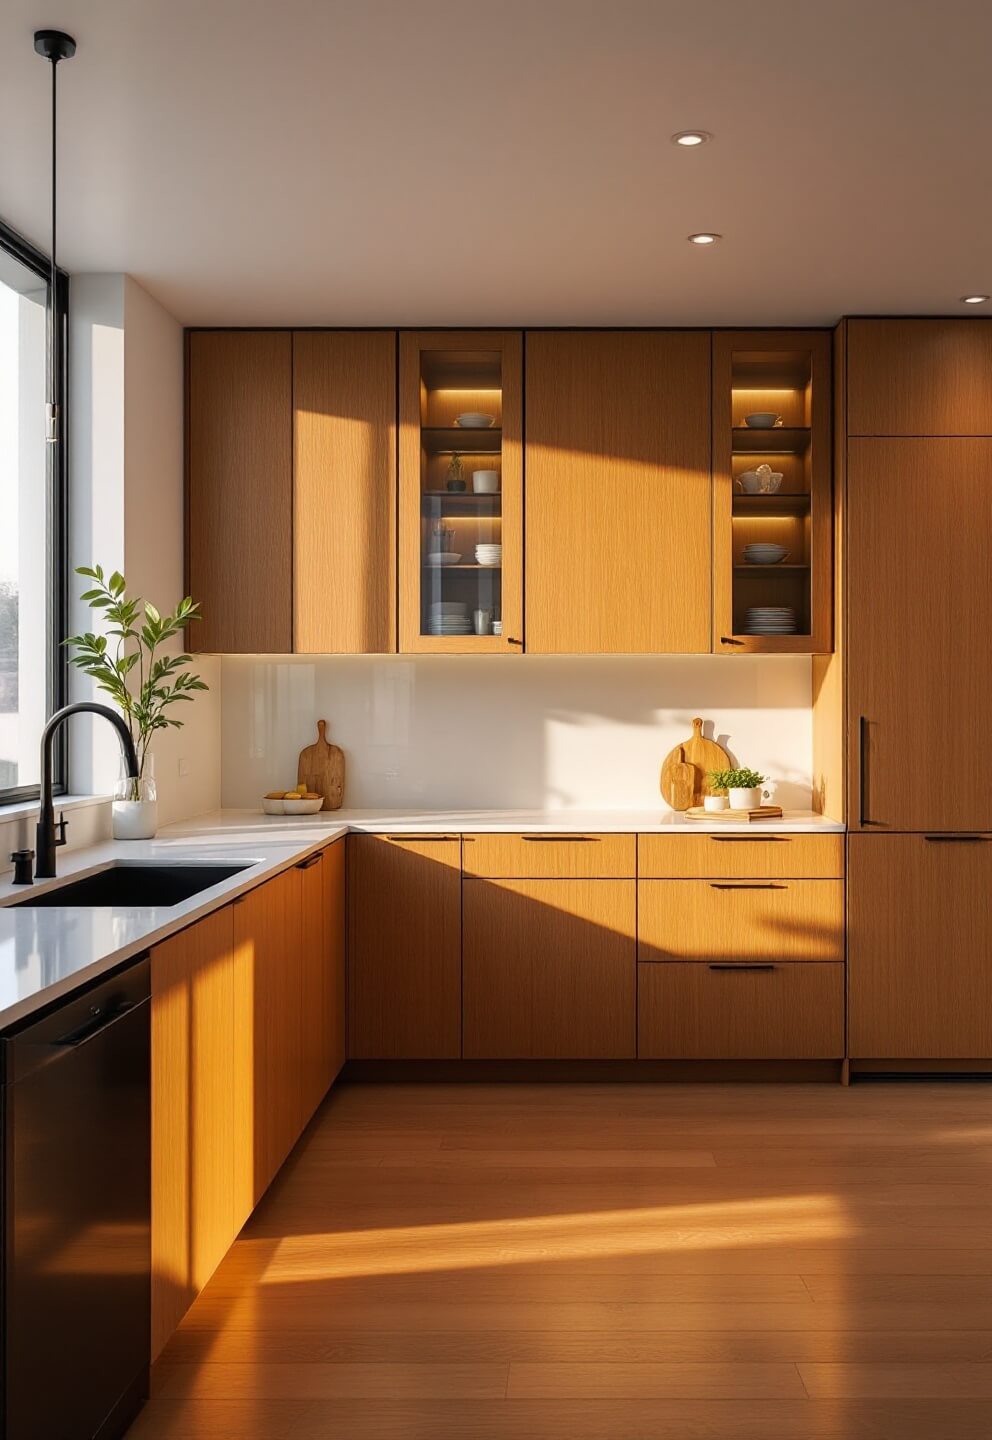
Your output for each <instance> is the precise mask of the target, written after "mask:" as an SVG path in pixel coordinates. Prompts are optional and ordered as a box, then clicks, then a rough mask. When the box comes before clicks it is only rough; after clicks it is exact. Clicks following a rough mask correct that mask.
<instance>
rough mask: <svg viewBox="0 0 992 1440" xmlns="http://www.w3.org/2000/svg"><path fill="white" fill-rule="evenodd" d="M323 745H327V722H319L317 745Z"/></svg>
mask: <svg viewBox="0 0 992 1440" xmlns="http://www.w3.org/2000/svg"><path fill="white" fill-rule="evenodd" d="M321 743H323V744H324V745H326V744H327V721H326V720H318V721H317V744H318V745H319V744H321Z"/></svg>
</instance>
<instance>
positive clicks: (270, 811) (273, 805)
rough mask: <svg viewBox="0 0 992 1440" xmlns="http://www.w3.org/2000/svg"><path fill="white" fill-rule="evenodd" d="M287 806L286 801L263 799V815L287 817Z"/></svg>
mask: <svg viewBox="0 0 992 1440" xmlns="http://www.w3.org/2000/svg"><path fill="white" fill-rule="evenodd" d="M285 805H286V802H285V800H269V799H268V798H263V800H262V813H263V814H265V815H285V813H286V810H285Z"/></svg>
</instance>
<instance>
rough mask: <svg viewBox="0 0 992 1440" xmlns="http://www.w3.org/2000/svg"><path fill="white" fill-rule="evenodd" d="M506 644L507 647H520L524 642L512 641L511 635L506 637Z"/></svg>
mask: <svg viewBox="0 0 992 1440" xmlns="http://www.w3.org/2000/svg"><path fill="white" fill-rule="evenodd" d="M506 643H507V645H522V644H523V643H524V642H523V641H522V640H516V639H514V637H513V636H512V635H507V637H506Z"/></svg>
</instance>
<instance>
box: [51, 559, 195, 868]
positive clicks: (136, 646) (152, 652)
mask: <svg viewBox="0 0 992 1440" xmlns="http://www.w3.org/2000/svg"><path fill="white" fill-rule="evenodd" d="M76 574H77V575H83V576H85V577H86V579H88V580H92V581H93V582H94V583H93V586H92V588H91V589H89V590H84V591H83V593H82V595H81V596H80V599H82V600H85V601H86V602H87V604H88V605H89V607H90V609H91V610H95V611H97V612H100V613H102V614H103V616H104V618H105V620H106V622H107V627H106V634H100V635H98V634H96V633H94V632H93V631H86V632H85V633H84V634H82V635H70V636H69V637H68V638H67V639H66V641H65V642H64V643H65V644H66V645H67V646H69V647H70V649H72V650H74V651H75V652H76V653H75V654H74V655H71V656H70V657H69V663H70V664H71V665H75V666H76V668H77V669H78V670H81V671H82V672H83V674H85V675H89V676H90V678H91V679H92V680H95V681H96V686H97V689H98V690H102V691H103V692H104V693H105V694H107V695H109V696H110V698H111V700H112V701H113V702H114V703H115V704H116V705H117V707H118V709H119V710H120V711H121V713H122V715H123V716H124V719H125V721H126V723H127V726H128V729H129V730H130V731H131V739H132V740H133V741H134V748H135V751H136V753H137V756H138V770H139V776H138V779H137V780H132V779H130V778H129V777H124V776H122V778H121V781H120V783H119V784H118V787H117V791H116V792H115V795H114V805H113V824H114V839H115V840H150V839H151V838H152V837H153V836H154V834H155V831H156V830H157V829H158V792H157V789H156V786H155V774H154V759H153V756H152V753H151V748H150V747H151V742H152V739H153V737H154V735H155V732H156V731H158V730H165V729H166V728H170V727H171V728H172V729H175V730H181V729H182V726H183V722H182V721H181V720H177V719H175V718H173V717H172V716H170V715H168V714H167V713H166V712H167V711H169V710H171V709H172V707H173V706H174V705H177V704H180V703H187V704H188V703H189V702H190V701H191V700H192V699H193V696H194V694H195V693H196V692H197V691H198V690H206V689H208V688H209V687H208V686H207V685H206V684H205V683H204V681H203V680H201V679H200V677H199V675H196V674H194V673H193V672H192V671H191V670H187V669H185V668H184V667H185V666H187V665H189V664H190V663H191V661H192V656H190V655H185V654H180V655H159V654H158V653H157V652H158V651H159V649H160V648H161V646H163V645H164V644H165V643H166V642H167V641H169V640H171V639H172V638H173V637H174V636H176V635H178V634H179V633H180V631H181V630H182V629H183V628H184V627H185V626H186V625H188V624H189V623H190V621H191V620H198V619H199V618H200V616H199V609H200V607H199V605H197V604H195V603H194V601H193V600H192V599H191V598H190V597H189V596H188V595H187V596H186V598H185V599H183V600H180V602H179V604H178V605H177V606H176V608H175V610H174V612H173V613H172V614H171V615H162V614H161V612H160V611H159V610H157V609H156V607H155V606H154V605H152V604H151V602H150V601H142V600H141V599H140V597H132V598H129V597H128V594H127V582H126V581H125V579H124V576H123V575H121V574H120V572H119V571H117V570H115V571H114V572H113V574H112V575H111V576H110V577H109V578H108V579H105V578H104V572H103V567H102V566H100V565H95V566H93V568H92V569H91V568H90V567H89V566H86V565H81V566H80V567H79V568H78V569H77V571H76Z"/></svg>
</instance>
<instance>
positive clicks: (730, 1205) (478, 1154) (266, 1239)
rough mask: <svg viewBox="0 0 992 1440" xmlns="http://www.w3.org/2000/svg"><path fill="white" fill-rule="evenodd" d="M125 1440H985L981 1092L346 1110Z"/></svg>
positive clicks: (986, 1220) (230, 1268) (493, 1092)
mask: <svg viewBox="0 0 992 1440" xmlns="http://www.w3.org/2000/svg"><path fill="white" fill-rule="evenodd" d="M152 1391H153V1395H152V1400H151V1401H150V1402H149V1404H148V1406H147V1407H146V1409H145V1411H144V1412H143V1414H142V1415H141V1417H140V1418H139V1420H138V1421H137V1423H136V1424H135V1425H134V1426H133V1428H132V1430H131V1432H130V1436H131V1440H180V1437H182V1440H208V1437H209V1440H222V1437H223V1440H227V1437H239V1440H988V1436H989V1435H990V1434H992V1086H990V1085H983V1084H978V1083H955V1084H939V1083H927V1084H920V1085H915V1084H912V1085H910V1084H873V1085H857V1086H853V1087H852V1088H851V1089H842V1088H841V1087H839V1086H836V1087H834V1086H812V1085H811V1086H801V1085H790V1086H773V1085H764V1086H749V1085H733V1086H729V1085H706V1086H702V1085H700V1086H680V1085H671V1086H662V1085H659V1086H648V1085H568V1086H565V1085H553V1086H552V1085H549V1086H530V1085H526V1086H525V1085H506V1086H497V1085H446V1086H440V1085H436V1086H428V1085H425V1086H414V1085H410V1086H386V1085H382V1086H343V1087H341V1088H340V1089H337V1090H335V1091H333V1092H332V1093H331V1095H330V1096H329V1097H328V1099H327V1101H326V1102H325V1103H324V1105H323V1107H322V1108H321V1110H320V1111H319V1112H318V1114H317V1116H316V1117H315V1119H314V1121H313V1123H312V1124H311V1126H310V1128H309V1129H308V1130H307V1132H306V1134H305V1135H304V1136H303V1138H302V1140H301V1141H300V1143H299V1145H298V1146H297V1148H296V1150H295V1151H294V1153H293V1155H292V1156H291V1157H290V1160H289V1161H288V1162H287V1164H286V1166H285V1168H284V1169H283V1171H282V1173H281V1175H280V1176H279V1177H278V1178H277V1180H276V1181H275V1183H274V1185H273V1187H272V1188H271V1190H270V1191H269V1193H268V1195H267V1196H266V1197H265V1199H264V1200H263V1202H262V1204H261V1205H260V1207H259V1209H258V1211H257V1212H256V1214H255V1216H254V1217H253V1218H252V1220H251V1221H250V1222H249V1224H248V1225H247V1226H246V1228H245V1230H244V1232H243V1233H242V1235H241V1237H240V1238H239V1240H238V1241H237V1243H236V1244H235V1246H234V1247H233V1249H232V1250H231V1251H230V1253H229V1254H228V1256H227V1257H226V1259H225V1260H224V1261H223V1262H222V1264H221V1266H220V1268H219V1269H218V1271H217V1273H216V1275H215V1276H214V1278H213V1280H212V1281H211V1282H210V1284H209V1285H208V1286H207V1288H206V1290H205V1291H204V1292H203V1294H202V1295H201V1296H200V1298H199V1299H198V1301H197V1302H196V1303H195V1305H194V1306H193V1308H192V1310H191V1311H190V1313H189V1315H188V1316H187V1317H186V1320H185V1321H184V1322H183V1324H182V1326H181V1327H180V1329H179V1330H178V1331H177V1332H176V1334H175V1335H174V1336H173V1338H172V1340H171V1341H170V1343H169V1344H168V1345H167V1347H166V1349H165V1351H164V1352H163V1355H162V1358H161V1360H160V1361H159V1363H158V1365H157V1366H156V1367H155V1371H154V1373H153V1382H152Z"/></svg>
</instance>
